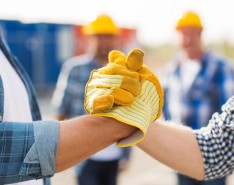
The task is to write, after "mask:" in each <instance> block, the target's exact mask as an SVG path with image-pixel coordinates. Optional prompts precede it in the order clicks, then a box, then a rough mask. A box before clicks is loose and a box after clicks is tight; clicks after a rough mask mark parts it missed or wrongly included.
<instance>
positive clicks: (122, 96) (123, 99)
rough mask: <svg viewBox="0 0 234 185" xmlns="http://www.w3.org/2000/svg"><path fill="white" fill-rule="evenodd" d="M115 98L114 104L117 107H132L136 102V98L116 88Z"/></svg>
mask: <svg viewBox="0 0 234 185" xmlns="http://www.w3.org/2000/svg"><path fill="white" fill-rule="evenodd" d="M112 95H113V96H114V103H115V104H116V105H124V106H126V105H130V104H131V103H132V102H133V101H134V96H133V95H132V94H131V93H130V92H128V91H125V90H123V89H121V88H118V87H117V88H115V89H114V90H113V92H112Z"/></svg>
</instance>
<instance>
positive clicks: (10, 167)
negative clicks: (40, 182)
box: [0, 121, 59, 184]
mask: <svg viewBox="0 0 234 185" xmlns="http://www.w3.org/2000/svg"><path fill="white" fill-rule="evenodd" d="M58 138H59V124H58V123H57V122H55V121H37V122H33V123H14V122H1V123H0V184H8V183H15V182H21V181H26V180H32V179H39V178H43V177H50V176H53V175H54V173H55V156H56V152H57V148H58V141H59V139H58Z"/></svg>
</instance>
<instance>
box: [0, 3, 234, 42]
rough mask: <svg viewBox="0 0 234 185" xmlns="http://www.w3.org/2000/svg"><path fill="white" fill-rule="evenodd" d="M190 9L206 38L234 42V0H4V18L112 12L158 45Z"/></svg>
mask: <svg viewBox="0 0 234 185" xmlns="http://www.w3.org/2000/svg"><path fill="white" fill-rule="evenodd" d="M186 10H193V11H196V12H197V13H199V14H200V16H201V18H202V20H203V24H204V27H205V31H204V40H205V42H206V41H207V42H209V41H218V40H220V39H223V38H226V39H228V40H229V41H231V42H234V23H233V20H232V19H233V18H234V0H40V1H35V0H1V10H0V19H17V20H21V21H24V22H38V21H40V22H52V23H53V22H56V23H58V22H61V23H74V24H84V23H86V22H87V21H90V20H92V19H93V18H95V16H96V15H97V14H99V13H108V14H109V15H111V16H112V17H113V18H114V20H115V21H116V22H117V24H118V25H119V26H121V27H129V28H136V29H138V40H139V41H140V42H142V43H144V44H152V45H157V44H161V43H163V42H171V41H174V39H175V30H174V26H175V23H176V20H177V19H178V17H179V16H180V15H181V14H182V13H183V12H184V11H186Z"/></svg>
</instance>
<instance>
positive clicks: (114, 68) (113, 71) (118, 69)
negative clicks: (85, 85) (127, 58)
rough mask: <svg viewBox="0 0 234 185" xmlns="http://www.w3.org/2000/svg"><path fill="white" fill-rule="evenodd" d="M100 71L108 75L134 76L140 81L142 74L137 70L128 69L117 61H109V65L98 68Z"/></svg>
mask: <svg viewBox="0 0 234 185" xmlns="http://www.w3.org/2000/svg"><path fill="white" fill-rule="evenodd" d="M98 73H99V74H106V75H121V76H127V77H130V78H133V79H135V80H138V81H139V80H140V76H139V74H138V73H137V72H135V71H131V70H128V69H126V68H125V67H123V66H121V65H118V64H115V63H109V64H107V66H105V67H103V68H100V69H98Z"/></svg>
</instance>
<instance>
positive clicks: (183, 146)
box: [138, 121, 204, 180]
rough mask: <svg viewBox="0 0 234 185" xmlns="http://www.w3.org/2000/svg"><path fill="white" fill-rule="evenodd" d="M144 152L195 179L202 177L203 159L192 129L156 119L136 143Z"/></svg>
mask: <svg viewBox="0 0 234 185" xmlns="http://www.w3.org/2000/svg"><path fill="white" fill-rule="evenodd" d="M138 146H139V147H140V148H141V149H142V150H144V151H145V152H146V153H148V154H149V155H151V156H152V157H154V158H155V159H157V160H158V161H160V162H162V163H164V164H166V165H167V166H169V167H171V168H173V169H175V170H176V171H178V172H180V173H182V174H185V175H188V176H190V177H193V178H196V179H199V180H201V179H203V178H204V168H203V159H202V154H201V152H200V149H199V146H198V143H197V140H196V138H195V135H194V133H193V131H192V130H191V129H190V128H188V127H185V126H182V125H181V126H178V124H176V125H175V124H173V123H166V122H164V121H157V122H155V123H153V124H151V126H150V127H149V129H148V133H147V135H146V138H145V139H144V141H142V142H141V143H140V144H139V145H138Z"/></svg>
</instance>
